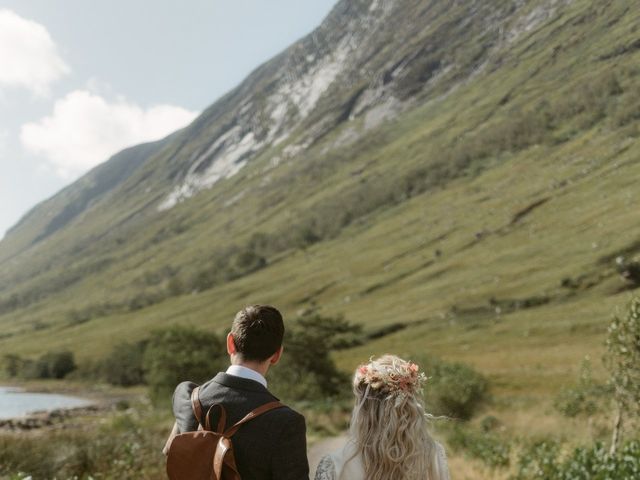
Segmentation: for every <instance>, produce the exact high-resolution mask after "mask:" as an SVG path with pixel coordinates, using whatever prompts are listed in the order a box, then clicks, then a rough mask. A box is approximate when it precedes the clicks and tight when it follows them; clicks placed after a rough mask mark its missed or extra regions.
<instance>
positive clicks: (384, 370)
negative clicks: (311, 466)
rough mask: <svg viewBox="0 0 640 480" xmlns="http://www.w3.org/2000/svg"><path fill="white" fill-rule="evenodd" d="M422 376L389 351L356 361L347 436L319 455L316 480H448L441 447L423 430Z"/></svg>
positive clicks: (409, 364)
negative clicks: (338, 445) (336, 447)
mask: <svg viewBox="0 0 640 480" xmlns="http://www.w3.org/2000/svg"><path fill="white" fill-rule="evenodd" d="M425 380H426V377H425V375H424V373H419V371H418V366H417V365H416V364H415V363H411V362H407V361H405V360H402V359H401V358H398V357H396V356H393V355H384V356H382V357H380V358H378V359H375V360H371V361H370V362H369V363H367V364H366V365H361V366H360V367H358V369H357V370H356V373H355V376H354V379H353V390H354V393H355V396H356V404H355V408H354V409H353V413H352V416H351V428H350V432H349V440H348V441H347V443H346V445H345V446H344V447H343V448H342V449H341V450H338V451H336V452H334V453H332V454H330V455H327V456H325V457H324V458H323V459H322V460H321V461H320V464H319V465H318V469H317V470H316V476H315V480H365V479H366V480H389V479H394V480H414V479H415V480H418V479H419V480H448V479H449V469H448V467H447V459H446V456H445V453H444V449H443V448H442V445H440V444H439V443H437V442H436V441H435V440H434V439H433V438H431V435H429V431H428V430H427V420H428V418H430V415H428V414H426V413H425V411H424V405H423V402H422V398H421V397H422V396H421V387H422V384H423V383H424V381H425Z"/></svg>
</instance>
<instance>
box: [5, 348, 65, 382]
mask: <svg viewBox="0 0 640 480" xmlns="http://www.w3.org/2000/svg"><path fill="white" fill-rule="evenodd" d="M4 364H5V371H6V373H7V374H8V375H9V376H10V377H21V378H56V379H61V378H64V377H66V376H67V375H68V374H70V373H71V372H73V371H74V370H76V368H77V366H76V363H75V359H74V356H73V353H72V352H70V351H68V350H64V351H61V352H48V353H45V354H44V355H42V356H40V357H39V358H37V359H35V360H34V359H29V358H22V357H20V356H18V355H5V357H4Z"/></svg>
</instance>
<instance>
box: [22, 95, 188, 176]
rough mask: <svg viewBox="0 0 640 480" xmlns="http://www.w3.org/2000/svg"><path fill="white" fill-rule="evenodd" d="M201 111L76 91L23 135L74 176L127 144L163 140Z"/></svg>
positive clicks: (27, 143) (62, 173) (60, 169)
mask: <svg viewBox="0 0 640 480" xmlns="http://www.w3.org/2000/svg"><path fill="white" fill-rule="evenodd" d="M197 115H198V112H191V111H189V110H186V109H184V108H181V107H177V106H173V105H157V106H154V107H151V108H149V109H146V110H145V109H143V108H141V107H139V106H137V105H135V104H132V103H129V102H127V101H126V100H125V99H123V98H120V99H118V100H117V101H115V102H111V103H110V102H108V101H107V100H105V99H104V98H103V97H101V96H100V95H97V94H94V93H91V92H89V91H87V90H75V91H73V92H71V93H69V94H68V95H67V96H65V97H64V98H62V99H59V100H57V101H56V102H55V104H54V107H53V113H52V114H51V116H48V117H45V118H42V119H41V120H39V121H38V122H33V123H27V124H25V125H23V126H22V128H21V131H20V140H21V142H22V145H23V146H24V147H25V148H26V149H27V150H29V151H30V152H32V153H35V154H40V155H43V156H44V157H45V159H46V160H47V162H48V163H49V164H50V165H51V166H52V167H53V169H54V171H55V172H56V173H57V174H58V175H59V176H61V177H63V178H66V179H70V178H73V177H76V176H78V175H79V174H81V173H84V172H85V171H87V170H88V169H90V168H91V167H94V166H95V165H98V164H99V163H101V162H103V161H105V160H107V158H109V157H110V156H111V155H113V154H114V153H117V152H118V151H120V150H122V149H123V148H125V147H128V146H131V145H135V144H138V143H142V142H148V141H152V140H158V139H160V138H162V137H165V136H166V135H168V134H169V133H171V132H173V131H175V130H178V129H179V128H182V127H184V126H186V125H187V124H189V123H190V122H191V121H192V120H193V119H194V118H195V117H196V116H197Z"/></svg>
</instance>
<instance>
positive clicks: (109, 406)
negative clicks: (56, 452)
mask: <svg viewBox="0 0 640 480" xmlns="http://www.w3.org/2000/svg"><path fill="white" fill-rule="evenodd" d="M0 388H7V389H10V390H14V391H16V390H17V391H18V392H20V393H33V394H51V395H66V396H69V397H74V398H76V399H80V400H83V401H85V402H86V404H84V405H77V406H69V407H57V408H52V409H51V410H43V409H38V410H34V411H32V412H29V413H26V414H25V415H22V416H16V417H10V418H0V432H2V433H12V432H13V433H24V432H28V431H34V430H41V429H44V428H66V427H67V426H70V425H68V421H69V420H72V419H74V418H79V417H83V416H96V415H99V414H104V413H106V412H108V411H110V410H114V409H118V408H122V406H125V407H126V406H127V405H128V403H129V402H130V401H132V400H133V399H134V398H135V397H136V396H139V395H140V393H141V392H140V389H135V390H128V391H127V390H125V389H124V388H118V387H113V388H112V387H111V386H108V385H102V384H84V383H79V382H70V381H65V380H62V381H60V380H46V381H40V380H35V381H31V380H27V381H15V380H13V379H2V380H1V381H0ZM65 424H67V425H65Z"/></svg>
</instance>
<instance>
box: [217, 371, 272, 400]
mask: <svg viewBox="0 0 640 480" xmlns="http://www.w3.org/2000/svg"><path fill="white" fill-rule="evenodd" d="M213 381H214V382H216V383H219V384H220V385H224V386H225V387H229V388H235V389H237V390H246V391H248V392H256V393H266V394H268V395H271V396H272V397H274V398H276V397H275V396H274V395H273V394H272V393H271V392H270V391H269V390H267V389H266V388H265V387H264V385H262V384H260V383H259V382H256V381H255V380H249V379H248V378H242V377H236V376H235V375H229V374H228V373H225V372H220V373H218V374H217V375H216V376H215V377H213ZM276 400H278V399H277V398H276Z"/></svg>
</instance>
